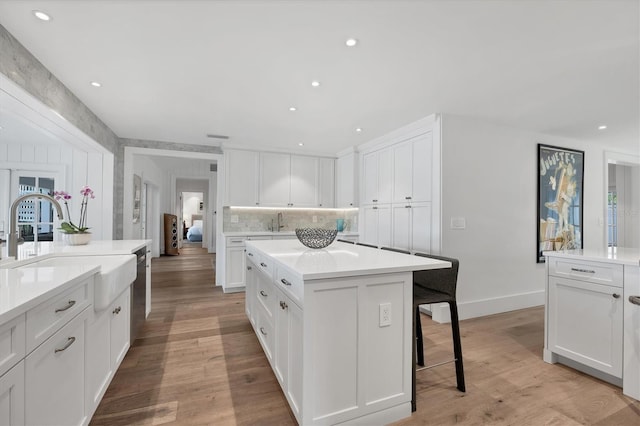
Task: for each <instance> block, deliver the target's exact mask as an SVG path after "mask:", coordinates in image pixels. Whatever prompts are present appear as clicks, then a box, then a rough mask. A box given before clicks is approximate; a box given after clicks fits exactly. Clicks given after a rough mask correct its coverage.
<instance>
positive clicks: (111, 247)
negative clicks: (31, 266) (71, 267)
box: [0, 240, 151, 268]
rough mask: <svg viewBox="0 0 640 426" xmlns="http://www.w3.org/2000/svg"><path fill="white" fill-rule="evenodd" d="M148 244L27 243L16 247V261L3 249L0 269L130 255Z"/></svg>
mask: <svg viewBox="0 0 640 426" xmlns="http://www.w3.org/2000/svg"><path fill="white" fill-rule="evenodd" d="M149 244H151V240H96V241H91V242H90V243H89V244H87V245H83V246H70V245H65V244H64V243H63V242H61V241H42V242H38V243H32V242H27V243H24V244H20V245H19V246H18V256H17V258H16V259H7V258H6V248H5V247H3V250H4V251H3V253H2V254H3V256H2V262H1V263H0V268H15V267H17V266H21V265H25V264H28V263H31V262H34V261H39V260H43V259H47V258H49V257H59V256H105V255H118V254H132V253H135V252H136V251H137V250H139V249H141V248H143V247H145V246H147V245H149Z"/></svg>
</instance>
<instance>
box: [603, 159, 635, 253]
mask: <svg viewBox="0 0 640 426" xmlns="http://www.w3.org/2000/svg"><path fill="white" fill-rule="evenodd" d="M607 172H608V188H607V245H608V246H609V247H627V248H640V187H638V182H640V165H631V164H614V163H609V164H608V171H607Z"/></svg>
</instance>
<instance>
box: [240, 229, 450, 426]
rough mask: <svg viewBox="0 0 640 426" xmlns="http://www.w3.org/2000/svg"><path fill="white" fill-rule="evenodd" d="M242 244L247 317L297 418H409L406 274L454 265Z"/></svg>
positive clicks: (292, 243) (281, 243)
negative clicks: (250, 278)
mask: <svg viewBox="0 0 640 426" xmlns="http://www.w3.org/2000/svg"><path fill="white" fill-rule="evenodd" d="M246 244H247V253H249V252H250V253H252V256H251V257H249V256H247V260H248V262H249V266H251V267H252V271H254V273H255V274H256V277H255V281H256V283H257V284H256V285H254V284H252V285H251V287H253V288H254V289H255V290H254V291H256V292H257V293H256V296H255V298H253V299H252V298H251V297H249V298H248V305H247V310H248V314H249V318H251V317H255V318H256V319H257V320H256V324H255V325H254V328H255V331H256V335H257V336H258V340H259V342H260V344H261V345H262V347H263V349H264V350H265V354H266V355H267V358H268V359H269V363H270V364H271V366H272V368H273V370H274V373H275V375H276V377H277V379H278V381H279V382H280V385H281V387H282V390H283V392H284V394H285V396H286V398H287V401H288V402H289V405H290V407H291V410H292V411H293V413H294V415H295V417H296V419H297V421H298V422H299V423H300V424H304V425H313V424H323V425H326V424H342V423H358V424H386V423H390V422H393V421H396V420H399V419H401V418H404V417H408V416H409V415H411V368H412V356H411V354H412V321H413V301H412V288H413V273H412V272H413V271H415V270H423V269H433V268H447V267H450V266H451V264H450V263H449V262H442V261H436V260H432V259H428V258H424V257H422V258H421V257H418V256H411V255H405V254H401V253H394V252H389V251H383V250H378V249H372V248H369V247H362V246H356V245H353V244H347V243H341V242H334V243H333V244H331V245H330V246H329V247H327V248H325V249H320V250H313V249H309V248H306V247H304V246H303V245H302V244H301V243H300V242H299V241H297V240H272V241H248V242H247V243H246ZM261 283H262V284H261ZM263 293H264V294H263ZM256 300H257V301H256ZM253 311H256V312H253ZM383 311H384V312H385V314H384V315H383V314H382V312H383Z"/></svg>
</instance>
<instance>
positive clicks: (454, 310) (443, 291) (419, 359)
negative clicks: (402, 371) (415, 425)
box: [411, 253, 466, 411]
mask: <svg viewBox="0 0 640 426" xmlns="http://www.w3.org/2000/svg"><path fill="white" fill-rule="evenodd" d="M415 255H416V256H422V257H428V258H430V259H437V260H444V261H447V262H451V268H445V269H428V270H423V271H415V272H414V273H413V308H414V311H415V320H414V322H413V335H414V346H413V383H412V388H413V391H412V400H411V409H412V411H415V410H416V371H419V370H424V369H426V368H432V367H436V366H439V365H442V364H446V363H449V362H451V361H445V362H441V363H438V364H434V365H430V366H425V365H424V344H423V337H422V323H421V321H420V305H425V304H430V303H444V302H447V303H448V304H449V310H450V312H451V332H452V335H453V352H454V359H453V361H454V362H455V364H456V380H457V388H458V390H460V391H461V392H465V390H466V389H465V384H464V368H463V366H462V344H461V342H460V326H459V323H458V305H457V303H456V285H457V281H458V268H459V266H460V262H459V261H458V260H457V259H452V258H449V257H444V256H434V255H430V254H424V253H415ZM416 364H417V365H419V366H421V367H422V368H420V369H416Z"/></svg>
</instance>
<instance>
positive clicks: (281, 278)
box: [275, 267, 304, 307]
mask: <svg viewBox="0 0 640 426" xmlns="http://www.w3.org/2000/svg"><path fill="white" fill-rule="evenodd" d="M275 282H276V285H277V286H278V288H280V289H282V290H283V291H284V292H285V293H286V294H287V295H288V296H289V297H291V300H293V301H294V302H295V303H296V304H297V305H298V306H300V307H302V302H303V299H304V285H303V283H302V280H301V279H299V278H298V277H296V276H295V275H293V274H292V273H291V272H289V271H288V270H287V269H285V268H282V267H279V268H278V271H277V273H276V279H275Z"/></svg>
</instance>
